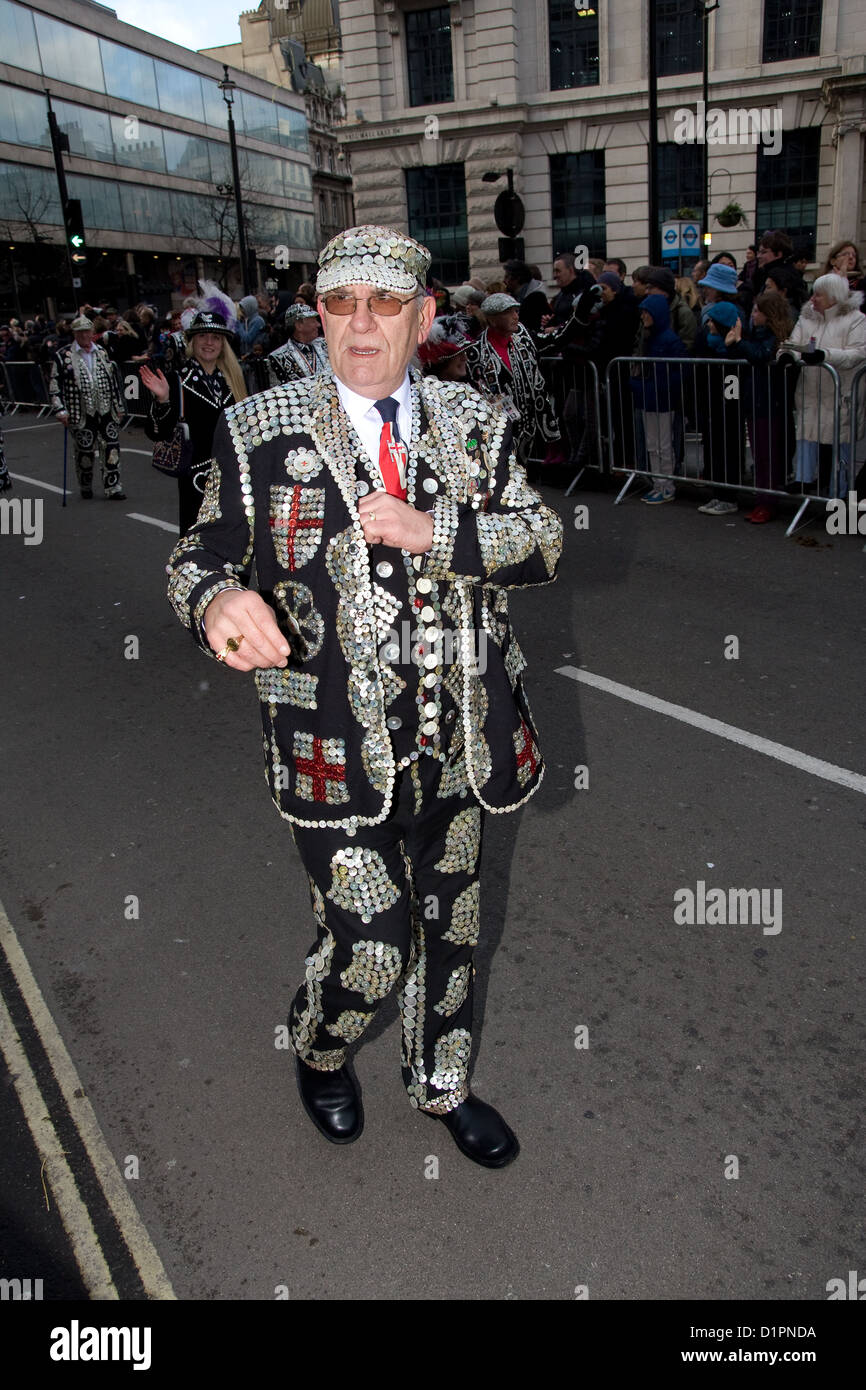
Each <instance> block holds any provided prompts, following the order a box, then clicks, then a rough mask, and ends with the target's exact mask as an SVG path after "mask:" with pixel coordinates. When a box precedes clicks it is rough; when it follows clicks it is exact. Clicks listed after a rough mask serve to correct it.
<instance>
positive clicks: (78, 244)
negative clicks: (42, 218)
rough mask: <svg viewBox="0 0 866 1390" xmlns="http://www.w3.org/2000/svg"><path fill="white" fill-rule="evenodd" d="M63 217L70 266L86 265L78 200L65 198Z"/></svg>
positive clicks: (82, 220) (82, 221)
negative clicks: (70, 259)
mask: <svg viewBox="0 0 866 1390" xmlns="http://www.w3.org/2000/svg"><path fill="white" fill-rule="evenodd" d="M63 216H64V221H65V222H66V244H67V246H68V247H69V254H70V256H71V258H72V264H73V265H81V266H83V265H85V264H86V263H87V247H86V245H85V241H84V218H83V217H82V215H81V201H80V199H78V198H67V200H66V206H65V207H64V209H63Z"/></svg>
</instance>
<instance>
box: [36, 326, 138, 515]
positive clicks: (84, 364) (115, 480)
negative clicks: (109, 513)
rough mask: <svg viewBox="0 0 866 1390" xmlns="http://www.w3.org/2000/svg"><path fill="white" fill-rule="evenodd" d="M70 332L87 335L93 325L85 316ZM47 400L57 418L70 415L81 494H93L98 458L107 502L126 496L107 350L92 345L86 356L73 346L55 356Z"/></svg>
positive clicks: (119, 413)
mask: <svg viewBox="0 0 866 1390" xmlns="http://www.w3.org/2000/svg"><path fill="white" fill-rule="evenodd" d="M72 327H73V329H76V327H77V328H78V330H79V331H85V330H87V329H91V328H92V327H93V324H92V323H91V322H90V320H89V319H86V318H83V317H82V318H77V319H75V320H74V322H73V324H72ZM49 395H50V397H51V404H52V406H53V408H54V411H55V414H60V413H62V412H64V411H66V412H67V413H68V415H69V430H70V432H71V434H72V442H73V446H74V456H75V472H76V475H77V478H78V486H79V488H80V489H81V491H82V493H84V494H85V495H90V493H91V488H92V484H93V465H94V461H95V458H96V455H97V454H99V456H100V458H101V463H102V485H103V487H104V489H105V495H106V497H123V495H124V494H123V488H122V486H121V482H120V447H119V443H118V440H119V426H120V421H121V420H122V419H123V397H122V394H121V389H120V381H119V379H118V375H117V372H116V371H115V368H114V365H113V363H112V361H111V358H110V357H109V356H108V353H107V352H106V351H105V348H103V347H99V346H98V345H97V344H96V343H94V344H93V346H92V348H91V349H90V351H89V352H86V351H84V350H83V349H82V348H81V347H80V346H79V344H78V343H77V342H73V343H71V344H70V345H69V347H63V348H61V349H60V351H59V352H56V353H55V354H54V357H53V359H52V363H51V378H50V383H49Z"/></svg>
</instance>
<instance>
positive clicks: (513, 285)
mask: <svg viewBox="0 0 866 1390" xmlns="http://www.w3.org/2000/svg"><path fill="white" fill-rule="evenodd" d="M502 280H503V283H504V285H505V288H506V289H507V291H508V293H509V294H514V291H515V290H519V289H520V282H519V280H517V279H516V278H515V276H513V275H512V274H511V271H510V270H506V271H504V272H503V275H502Z"/></svg>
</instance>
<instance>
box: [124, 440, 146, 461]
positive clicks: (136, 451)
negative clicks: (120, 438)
mask: <svg viewBox="0 0 866 1390" xmlns="http://www.w3.org/2000/svg"><path fill="white" fill-rule="evenodd" d="M120 448H121V452H122V453H124V454H142V455H143V456H144V457H145V458H146V459H152V458H153V450H152V449H129V448H127V446H126V445H125V444H121V446H120Z"/></svg>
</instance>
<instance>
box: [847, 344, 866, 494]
mask: <svg viewBox="0 0 866 1390" xmlns="http://www.w3.org/2000/svg"><path fill="white" fill-rule="evenodd" d="M861 415H862V426H863V428H862V431H861V430H858V423H859V422H860V421H861ZM846 438H847V444H848V457H849V458H850V460H851V474H852V477H851V486H852V487H854V486H855V485H856V483H857V480H858V476H859V472H860V471H861V469H862V468H863V467H864V459H866V362H864V363H863V365H862V366H861V367H858V368H857V369H856V370H855V372H854V375H853V376H852V378H851V402H850V415H849V420H848V433H847V437H846ZM858 445H859V446H860V448H861V454H862V457H858V452H857V450H858ZM864 496H866V487H864ZM860 500H861V501H862V498H861V499H860Z"/></svg>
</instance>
